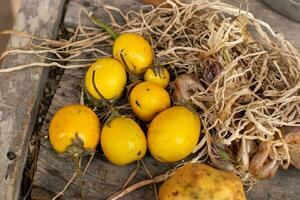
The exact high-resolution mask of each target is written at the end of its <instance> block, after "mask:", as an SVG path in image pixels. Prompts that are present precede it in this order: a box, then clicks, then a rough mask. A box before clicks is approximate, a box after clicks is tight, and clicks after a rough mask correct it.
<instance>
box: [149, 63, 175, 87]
mask: <svg viewBox="0 0 300 200" xmlns="http://www.w3.org/2000/svg"><path fill="white" fill-rule="evenodd" d="M144 80H145V81H149V82H152V83H155V84H157V85H159V86H161V87H163V88H165V87H167V85H168V84H169V82H170V75H169V72H168V70H167V69H166V68H164V67H156V68H148V69H147V71H146V72H145V74H144Z"/></svg>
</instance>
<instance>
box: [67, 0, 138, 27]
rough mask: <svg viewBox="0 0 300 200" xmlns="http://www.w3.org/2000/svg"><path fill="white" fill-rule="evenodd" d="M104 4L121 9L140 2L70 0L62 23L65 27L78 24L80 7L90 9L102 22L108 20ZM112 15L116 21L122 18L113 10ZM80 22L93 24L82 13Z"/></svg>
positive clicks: (127, 0)
mask: <svg viewBox="0 0 300 200" xmlns="http://www.w3.org/2000/svg"><path fill="white" fill-rule="evenodd" d="M104 5H111V6H115V7H118V8H121V9H122V10H123V11H126V10H129V9H134V8H136V9H137V8H139V6H141V5H142V4H141V3H140V2H138V1H136V0H126V1H110V0H72V1H70V2H69V4H68V9H67V10H66V14H65V18H64V25H65V26H67V27H74V26H77V25H78V13H79V11H80V9H81V7H84V8H85V9H87V10H88V11H92V12H93V14H94V15H95V16H96V17H98V18H99V17H101V20H103V21H104V22H109V21H110V18H109V15H108V14H107V12H106V11H105V9H104V8H103V6H104ZM113 13H114V17H115V18H116V20H117V21H118V22H122V20H123V18H122V17H121V15H119V14H118V13H117V12H113ZM81 17H82V19H81V24H82V25H86V26H87V25H88V26H95V25H94V24H93V23H91V21H90V20H89V19H88V18H87V17H86V16H85V15H84V14H82V16H81Z"/></svg>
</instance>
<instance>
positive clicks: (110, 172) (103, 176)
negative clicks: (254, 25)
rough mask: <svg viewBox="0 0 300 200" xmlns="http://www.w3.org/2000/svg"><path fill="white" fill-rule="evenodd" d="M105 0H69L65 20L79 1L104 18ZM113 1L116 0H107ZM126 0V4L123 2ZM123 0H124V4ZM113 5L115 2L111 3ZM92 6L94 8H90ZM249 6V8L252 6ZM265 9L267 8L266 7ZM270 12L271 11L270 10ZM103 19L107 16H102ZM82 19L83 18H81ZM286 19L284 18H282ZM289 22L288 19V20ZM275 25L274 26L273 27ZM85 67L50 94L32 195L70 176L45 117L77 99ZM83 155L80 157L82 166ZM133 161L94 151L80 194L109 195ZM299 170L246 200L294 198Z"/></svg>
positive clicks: (45, 195)
mask: <svg viewBox="0 0 300 200" xmlns="http://www.w3.org/2000/svg"><path fill="white" fill-rule="evenodd" d="M103 2H106V3H107V2H108V1H105V0H71V1H70V3H69V7H68V9H67V12H66V16H65V24H66V25H67V26H74V25H75V24H76V23H74V22H76V20H77V14H78V10H79V7H78V5H79V3H80V4H81V5H85V6H87V7H88V8H89V9H94V10H97V12H95V13H96V14H97V17H101V19H105V15H104V12H103V9H102V8H101V7H97V5H103ZM109 2H112V3H117V4H118V2H119V1H109ZM125 2H126V3H128V4H126V3H125ZM133 2H134V1H131V0H130V1H121V3H120V4H122V5H119V7H120V8H126V9H128V7H130V4H131V5H133ZM251 2H253V4H255V5H256V7H255V9H256V10H259V9H261V8H263V9H265V10H267V7H265V6H264V5H262V4H261V3H259V2H260V1H254V0H253V1H251ZM124 3H125V4H124ZM115 5H116V4H115ZM94 6H96V8H93V7H94ZM252 9H253V8H252ZM268 12H269V11H268ZM270 12H271V13H272V11H270ZM106 19H107V18H106ZM83 23H85V22H83ZM285 23H287V22H285ZM291 23H292V22H291ZM282 26H283V24H282ZM275 28H276V27H275ZM84 73H85V71H84V70H83V69H80V70H79V69H76V70H66V71H65V73H64V75H63V76H62V78H61V81H60V83H59V88H58V90H57V92H56V94H55V96H54V99H53V102H52V104H51V106H50V109H49V113H48V115H47V117H46V120H45V123H44V126H43V128H42V130H41V132H40V136H41V138H43V139H42V140H41V147H40V154H39V158H38V168H37V172H36V175H35V179H34V185H33V191H32V195H31V196H32V199H34V200H40V199H42V200H48V199H51V198H52V197H54V196H55V194H57V193H58V192H59V191H60V190H61V189H62V188H63V187H64V186H65V184H66V183H67V181H68V180H69V179H70V178H71V177H72V175H73V173H74V170H75V169H74V167H73V165H72V162H71V161H70V160H68V159H66V158H62V157H60V156H58V155H57V154H56V153H55V152H54V151H53V150H52V149H51V146H50V144H49V141H48V139H47V132H48V125H49V121H50V119H51V118H52V116H53V113H54V112H55V111H57V110H58V109H59V108H61V107H62V106H64V105H67V104H70V103H79V95H80V91H81V90H80V88H81V86H82V81H83V80H82V79H83V76H84ZM86 162H87V158H86V159H85V160H84V164H83V166H85V164H86ZM145 162H146V163H147V166H148V168H149V170H150V172H151V174H152V175H157V174H160V173H162V172H165V171H167V170H168V169H170V168H171V167H173V166H174V165H167V164H162V163H159V162H156V161H154V160H153V159H152V158H151V157H148V156H147V157H146V158H145ZM134 168H135V165H129V166H125V167H118V166H114V165H112V164H110V163H108V162H107V161H105V160H103V158H102V157H101V153H99V152H98V153H97V156H96V158H95V159H94V160H93V161H92V163H91V165H90V167H89V168H88V171H87V173H86V174H85V175H84V195H85V198H86V199H89V200H93V199H106V198H107V197H108V196H109V195H111V194H112V193H114V192H115V191H118V190H119V189H120V188H121V186H122V184H123V183H124V182H125V181H126V179H127V177H128V176H129V174H130V173H131V171H132V170H133V169H134ZM145 178H148V176H147V173H146V172H145V170H143V169H141V170H140V171H139V173H138V176H137V178H136V179H135V180H134V181H135V182H136V181H138V180H142V179H145ZM299 188H300V172H299V171H297V170H295V169H293V168H291V169H289V170H288V171H279V173H278V174H277V175H276V177H274V178H273V179H272V180H268V181H261V182H260V183H258V184H257V185H255V186H254V188H253V189H252V190H251V191H250V192H248V193H247V196H248V199H249V200H268V199H270V200H271V199H272V200H283V199H286V200H298V199H299V196H300V190H299ZM60 199H68V200H77V199H80V197H79V187H78V183H77V182H76V181H75V182H73V183H72V184H71V185H70V187H69V188H68V190H67V191H66V192H65V193H64V195H63V196H61V198H60ZM123 199H145V200H152V199H155V196H154V190H153V187H152V186H148V187H145V188H143V189H140V190H138V191H135V192H134V193H131V194H130V195H129V196H126V197H125V198H123Z"/></svg>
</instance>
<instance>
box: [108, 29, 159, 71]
mask: <svg viewBox="0 0 300 200" xmlns="http://www.w3.org/2000/svg"><path fill="white" fill-rule="evenodd" d="M122 55H123V59H122ZM113 56H114V57H115V58H116V59H118V60H119V61H120V62H122V63H123V64H124V66H126V65H127V66H128V70H129V71H130V72H131V73H133V74H142V73H144V72H145V70H146V69H147V68H148V67H150V66H151V64H152V63H153V57H154V53H153V49H152V47H151V46H150V44H149V43H148V42H147V40H145V39H144V38H143V37H141V36H139V35H137V34H135V33H123V34H121V35H120V36H119V37H117V39H116V40H115V43H114V46H113ZM124 61H125V62H124Z"/></svg>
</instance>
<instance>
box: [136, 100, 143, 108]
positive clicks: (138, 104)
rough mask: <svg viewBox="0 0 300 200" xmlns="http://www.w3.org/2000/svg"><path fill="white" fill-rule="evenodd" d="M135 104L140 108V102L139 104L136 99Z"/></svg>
mask: <svg viewBox="0 0 300 200" xmlns="http://www.w3.org/2000/svg"><path fill="white" fill-rule="evenodd" d="M135 104H136V105H137V106H138V107H140V108H142V106H141V104H140V102H139V101H138V100H135Z"/></svg>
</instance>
